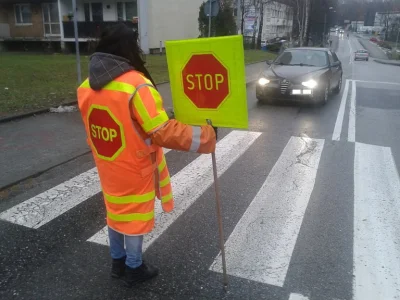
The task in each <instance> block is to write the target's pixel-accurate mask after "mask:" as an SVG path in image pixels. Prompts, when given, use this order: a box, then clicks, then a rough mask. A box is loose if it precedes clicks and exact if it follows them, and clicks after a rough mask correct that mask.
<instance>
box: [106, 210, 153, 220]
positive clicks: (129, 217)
mask: <svg viewBox="0 0 400 300" xmlns="http://www.w3.org/2000/svg"><path fill="white" fill-rule="evenodd" d="M107 217H109V218H110V219H111V220H113V221H117V222H130V221H150V220H151V219H153V218H154V211H152V212H149V213H145V214H125V215H115V214H113V213H110V212H109V211H108V212H107Z"/></svg>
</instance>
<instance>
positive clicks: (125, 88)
mask: <svg viewBox="0 0 400 300" xmlns="http://www.w3.org/2000/svg"><path fill="white" fill-rule="evenodd" d="M103 89H104V90H109V91H115V92H123V93H127V94H133V93H134V92H135V91H136V88H135V87H134V86H133V85H131V84H129V83H124V82H118V81H111V82H110V83H108V84H107V85H106V86H104V87H103Z"/></svg>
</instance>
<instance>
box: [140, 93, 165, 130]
mask: <svg viewBox="0 0 400 300" xmlns="http://www.w3.org/2000/svg"><path fill="white" fill-rule="evenodd" d="M155 101H156V102H157V100H156V99H155ZM133 105H134V106H135V109H136V111H137V112H138V114H139V115H140V118H141V119H142V120H143V124H142V127H143V129H144V131H145V132H146V133H148V132H150V131H151V130H153V129H155V128H157V127H159V126H160V125H162V124H164V123H165V122H167V121H168V115H167V113H166V112H165V111H160V112H159V114H158V115H157V116H156V117H154V118H150V115H149V113H148V111H147V109H146V107H145V105H144V103H143V100H142V98H141V97H140V94H139V93H136V95H135V97H134V99H133ZM156 107H157V104H156Z"/></svg>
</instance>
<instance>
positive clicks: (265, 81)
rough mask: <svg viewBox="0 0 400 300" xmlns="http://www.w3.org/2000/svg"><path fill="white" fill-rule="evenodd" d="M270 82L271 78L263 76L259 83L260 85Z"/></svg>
mask: <svg viewBox="0 0 400 300" xmlns="http://www.w3.org/2000/svg"><path fill="white" fill-rule="evenodd" d="M268 83H269V80H268V79H267V78H264V77H262V78H260V79H259V80H258V84H259V85H266V84H268Z"/></svg>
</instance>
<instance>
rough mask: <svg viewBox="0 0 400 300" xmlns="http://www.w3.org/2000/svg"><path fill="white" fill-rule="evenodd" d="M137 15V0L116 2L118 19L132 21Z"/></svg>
mask: <svg viewBox="0 0 400 300" xmlns="http://www.w3.org/2000/svg"><path fill="white" fill-rule="evenodd" d="M137 16H138V9H137V1H136V0H135V1H131V2H117V18H118V21H132V19H133V18H136V17H137Z"/></svg>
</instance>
